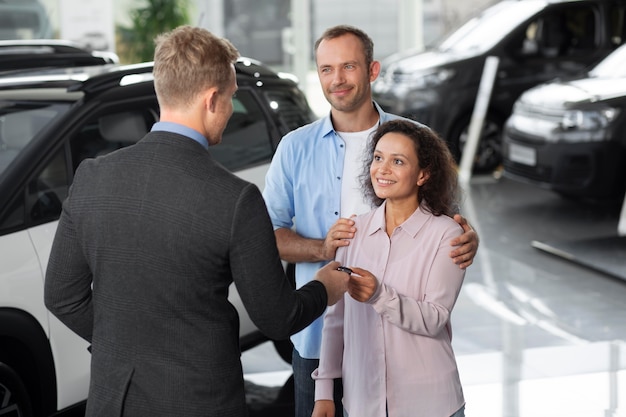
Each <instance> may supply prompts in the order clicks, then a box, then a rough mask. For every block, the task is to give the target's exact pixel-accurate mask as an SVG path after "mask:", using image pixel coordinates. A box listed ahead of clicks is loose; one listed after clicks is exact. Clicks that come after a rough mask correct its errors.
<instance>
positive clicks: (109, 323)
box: [45, 26, 348, 417]
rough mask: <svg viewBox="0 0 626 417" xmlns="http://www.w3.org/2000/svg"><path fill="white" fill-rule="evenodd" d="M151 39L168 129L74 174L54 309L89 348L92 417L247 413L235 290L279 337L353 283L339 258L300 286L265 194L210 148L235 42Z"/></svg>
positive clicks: (55, 250)
mask: <svg viewBox="0 0 626 417" xmlns="http://www.w3.org/2000/svg"><path fill="white" fill-rule="evenodd" d="M156 44H157V46H156V51H155V63H154V80H155V81H154V83H155V89H156V92H157V97H158V100H159V105H160V109H161V121H160V122H158V123H156V124H155V125H154V126H153V128H152V131H151V132H150V133H148V134H147V135H146V137H145V138H143V139H142V140H141V141H140V142H138V143H137V144H136V145H134V146H131V147H128V148H125V149H122V150H119V151H117V152H114V153H111V154H109V155H107V156H103V157H100V158H97V159H88V160H85V161H84V162H83V163H82V164H81V165H80V167H79V168H78V170H77V172H76V176H75V179H74V182H73V185H72V188H71V191H70V194H69V197H68V198H67V200H66V201H65V202H64V205H63V213H62V214H61V218H60V220H59V226H58V230H57V233H56V236H55V239H54V243H53V247H52V252H51V255H50V260H49V263H48V269H47V273H46V283H45V302H46V306H47V307H48V309H50V311H51V312H52V313H53V314H54V315H55V316H57V317H58V318H59V319H60V320H61V321H62V322H63V323H65V324H66V325H67V326H68V327H69V328H70V329H72V330H73V331H75V332H76V333H77V334H79V335H80V336H81V337H83V338H85V339H86V340H87V341H89V342H90V343H91V351H92V363H91V383H90V388H89V397H88V400H87V416H106V417H112V416H150V417H155V416H168V417H171V416H184V417H193V416H237V417H239V416H245V415H247V407H246V403H245V395H244V383H243V372H242V369H241V362H240V351H239V319H238V316H237V312H236V310H235V309H234V307H233V306H232V305H231V304H230V303H229V302H228V299H227V296H228V287H229V285H230V284H231V282H233V281H234V282H235V285H236V286H237V289H238V291H239V294H240V295H241V298H242V300H243V302H244V305H245V307H246V309H247V311H248V313H249V314H250V317H251V318H252V319H253V321H254V322H255V323H256V325H257V326H258V327H259V329H261V330H262V331H263V332H264V333H265V334H266V335H268V336H269V337H271V338H276V339H280V338H286V337H288V335H289V334H292V333H294V332H297V331H299V330H300V329H302V328H304V327H305V326H307V325H308V324H309V323H310V322H312V321H313V320H314V319H315V318H317V317H318V316H319V315H320V314H321V313H322V312H323V311H324V309H325V307H326V306H327V305H331V304H334V303H335V302H336V301H337V300H338V299H339V298H340V297H341V296H342V294H343V293H344V292H345V290H346V287H347V281H348V274H345V273H342V272H339V271H337V270H336V268H337V266H338V264H337V263H336V262H334V263H331V264H329V265H328V266H327V267H324V268H322V269H320V270H319V272H318V274H317V275H316V279H315V280H314V281H312V282H311V283H310V285H306V286H305V287H303V288H301V289H300V290H298V291H294V290H293V289H292V288H291V286H290V284H289V282H288V280H287V279H286V278H285V275H284V271H283V268H282V264H281V262H280V258H279V255H278V250H277V248H276V241H275V238H274V232H273V228H272V225H271V222H270V220H269V217H268V215H267V211H266V208H265V203H264V200H263V198H262V197H261V193H260V192H259V190H258V189H257V188H256V187H255V186H254V185H252V184H250V183H247V182H245V181H243V180H241V179H239V178H238V177H236V176H235V175H233V174H231V173H230V172H228V171H226V170H225V169H223V168H222V167H221V166H219V165H218V164H217V163H216V162H215V161H214V160H213V159H212V158H211V156H210V154H209V153H208V152H207V149H208V147H209V146H210V145H215V144H218V143H219V142H220V141H221V138H222V132H223V130H224V128H225V126H226V124H227V122H228V119H229V117H230V116H231V114H232V110H233V107H232V101H231V99H232V96H233V94H235V91H236V90H237V84H236V76H235V68H234V62H235V60H236V59H237V57H238V53H237V50H236V49H235V48H234V47H233V45H232V44H231V43H230V42H228V41H227V40H225V39H221V38H217V37H215V36H213V35H212V34H211V33H209V32H208V31H206V30H204V29H199V28H192V27H189V26H184V27H180V28H177V29H175V30H173V31H172V32H169V33H166V34H163V35H161V36H159V37H158V38H157V40H156Z"/></svg>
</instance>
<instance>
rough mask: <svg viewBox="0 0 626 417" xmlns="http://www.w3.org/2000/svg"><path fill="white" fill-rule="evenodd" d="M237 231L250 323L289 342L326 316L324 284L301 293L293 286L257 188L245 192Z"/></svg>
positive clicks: (234, 256) (236, 253)
mask: <svg viewBox="0 0 626 417" xmlns="http://www.w3.org/2000/svg"><path fill="white" fill-rule="evenodd" d="M231 230H232V236H231V248H230V263H231V271H232V275H233V280H234V282H235V285H236V287H237V291H238V292H239V295H240V296H241V300H242V301H243V304H244V306H245V307H246V310H247V312H248V314H249V315H250V318H251V319H252V321H253V322H254V324H256V325H257V327H258V328H259V329H260V330H261V331H262V332H263V333H264V334H265V335H266V336H268V337H270V338H272V339H286V338H287V337H288V336H289V335H291V334H294V333H297V332H298V331H300V330H302V329H303V328H305V327H306V326H308V325H309V324H310V323H311V322H312V321H313V320H315V319H316V318H317V317H319V316H320V315H321V314H322V313H323V312H324V310H325V308H326V304H327V302H328V300H327V294H326V289H325V288H324V285H323V284H322V283H321V282H319V281H315V280H313V281H311V282H309V283H308V284H306V285H305V286H303V287H301V288H300V289H299V290H294V289H293V288H292V286H291V284H290V283H289V280H288V279H287V277H286V275H285V271H284V269H283V265H282V263H281V261H280V257H279V255H278V249H277V247H276V238H275V237H274V231H273V228H272V224H271V222H270V218H269V216H268V213H267V209H266V206H265V202H264V201H263V198H262V196H261V193H260V192H259V190H258V188H257V187H256V186H254V185H252V184H250V185H248V186H247V187H245V189H244V190H243V192H242V193H241V195H240V198H239V201H238V202H237V204H236V207H235V213H234V216H233V224H232V229H231Z"/></svg>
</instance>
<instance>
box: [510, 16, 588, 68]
mask: <svg viewBox="0 0 626 417" xmlns="http://www.w3.org/2000/svg"><path fill="white" fill-rule="evenodd" d="M597 44H598V39H597V34H596V13H595V9H594V8H593V7H592V6H590V5H585V4H581V5H568V6H567V7H560V8H554V9H552V10H550V11H548V12H546V13H541V14H539V15H538V17H537V18H536V19H534V20H533V21H531V22H530V23H529V24H528V25H527V26H526V29H525V31H524V32H523V36H522V40H521V42H519V43H518V45H517V46H516V48H517V49H515V50H516V52H514V53H515V54H517V55H520V56H539V57H544V58H559V57H567V56H586V55H587V54H589V53H590V52H592V51H594V50H595V48H596V46H597Z"/></svg>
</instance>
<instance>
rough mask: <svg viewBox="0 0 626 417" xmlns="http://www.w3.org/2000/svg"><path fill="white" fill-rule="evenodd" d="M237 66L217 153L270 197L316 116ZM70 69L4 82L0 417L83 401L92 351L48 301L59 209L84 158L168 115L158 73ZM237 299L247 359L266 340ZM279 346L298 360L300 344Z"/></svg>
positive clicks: (127, 140) (287, 86)
mask: <svg viewBox="0 0 626 417" xmlns="http://www.w3.org/2000/svg"><path fill="white" fill-rule="evenodd" d="M236 68H237V82H238V85H239V90H238V91H237V96H236V98H234V103H233V104H234V114H233V117H232V119H231V120H230V122H229V125H228V127H227V128H226V131H225V133H224V139H223V143H222V144H220V145H218V146H216V147H214V148H211V150H210V151H211V153H213V155H214V157H215V158H216V159H217V160H219V161H220V162H221V163H222V164H223V165H224V166H225V167H226V168H228V169H230V170H232V171H233V172H235V173H236V174H238V175H239V176H241V177H242V178H244V179H246V180H249V181H251V182H253V183H255V184H257V185H258V186H259V187H260V188H261V187H262V186H263V181H264V178H265V172H266V170H267V167H268V164H269V162H270V160H271V158H272V155H273V153H274V150H275V149H276V145H277V144H278V141H279V140H280V138H281V137H282V136H283V135H284V134H285V133H287V132H288V131H290V130H292V129H294V128H296V127H299V126H301V125H303V124H305V123H309V122H310V121H312V120H313V118H314V116H313V113H312V111H311V109H310V108H309V105H308V103H307V101H306V98H305V96H304V94H303V93H302V92H301V91H300V90H299V89H298V87H297V84H296V83H295V82H294V81H293V80H292V79H289V78H285V77H281V76H279V74H276V73H274V72H273V71H271V70H269V69H268V68H266V67H264V66H262V65H261V64H260V63H258V62H255V61H252V60H248V59H242V60H240V62H238V63H237V65H236ZM64 72H65V73H64V74H62V75H58V76H57V75H51V74H47V75H46V76H45V77H41V76H38V77H29V76H26V75H27V74H26V73H22V74H21V76H20V77H19V78H17V77H16V76H15V75H14V76H12V77H11V78H10V79H2V78H0V196H1V197H0V415H18V416H33V415H36V416H47V415H51V414H53V413H55V412H58V411H60V410H67V409H69V408H71V407H74V406H82V404H83V403H84V401H85V399H86V396H87V390H88V385H89V364H90V356H89V353H88V351H87V343H86V342H85V341H84V340H82V339H81V338H79V337H78V336H77V335H75V334H74V333H73V332H71V331H70V330H69V329H68V328H66V327H65V326H64V325H63V324H61V323H60V322H59V321H58V320H57V319H56V318H55V317H54V316H52V315H51V314H50V313H49V312H48V311H47V310H46V308H45V306H44V303H43V280H44V272H45V270H46V265H47V260H48V256H49V253H50V247H51V244H52V240H53V237H54V234H55V230H56V226H57V221H58V218H59V215H60V212H61V203H62V201H63V200H64V198H65V197H66V196H67V192H68V189H69V186H70V184H71V181H72V177H73V173H74V170H75V169H76V167H77V166H78V164H79V163H80V161H81V160H83V159H84V158H91V157H96V156H98V155H102V154H105V153H107V152H110V151H112V150H115V149H118V148H120V147H123V146H127V145H132V144H133V143H134V142H136V141H137V140H139V139H140V138H141V137H143V135H144V134H145V133H146V132H147V130H148V129H149V127H150V126H151V125H152V123H154V122H155V121H156V120H157V119H158V114H159V109H158V105H157V101H156V97H155V93H154V87H153V83H152V66H151V64H144V65H135V66H130V67H117V66H113V67H111V66H106V65H105V66H102V67H91V68H89V70H88V71H87V72H83V71H81V72H76V70H73V71H64ZM95 73H97V74H95ZM68 74H69V75H68ZM94 74H95V75H94ZM107 127H115V129H108V128H107ZM233 288H234V287H233ZM231 301H232V303H233V304H234V305H235V306H236V308H237V310H238V312H239V315H240V321H241V333H240V344H241V348H242V350H245V349H248V348H250V347H253V346H255V345H257V344H259V343H261V342H263V341H265V340H267V339H266V338H265V337H264V336H263V335H262V334H261V333H260V332H259V331H258V329H256V327H255V326H254V324H253V323H252V322H251V321H250V319H249V317H248V315H247V313H246V312H245V309H244V308H243V307H242V305H241V302H240V300H239V299H238V296H237V293H236V291H234V290H233V291H231ZM275 345H276V347H277V348H278V350H279V353H281V356H282V357H283V358H284V359H285V360H289V358H290V355H291V343H290V342H289V341H288V340H284V341H275Z"/></svg>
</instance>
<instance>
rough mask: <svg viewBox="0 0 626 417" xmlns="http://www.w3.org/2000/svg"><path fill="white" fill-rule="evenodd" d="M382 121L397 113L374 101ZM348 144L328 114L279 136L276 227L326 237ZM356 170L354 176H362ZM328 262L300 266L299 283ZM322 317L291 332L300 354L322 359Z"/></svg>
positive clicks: (271, 183)
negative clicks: (386, 110)
mask: <svg viewBox="0 0 626 417" xmlns="http://www.w3.org/2000/svg"><path fill="white" fill-rule="evenodd" d="M374 106H375V107H376V110H377V111H378V114H379V116H380V122H381V123H384V122H386V121H389V120H393V119H397V118H399V116H396V115H392V114H388V113H385V112H383V111H382V109H381V108H380V107H379V106H378V104H376V103H374ZM344 157H345V143H344V141H343V139H341V138H340V137H339V135H338V134H337V133H336V132H335V129H334V128H333V125H332V122H331V118H330V113H329V114H328V115H327V116H325V117H323V118H321V119H319V120H317V121H315V122H313V123H310V124H308V125H306V126H303V127H301V128H299V129H296V130H294V131H292V132H290V133H288V134H287V135H285V137H284V138H283V139H282V140H281V141H280V143H279V145H278V148H277V149H276V153H275V154H274V158H273V159H272V163H271V165H270V168H269V170H268V172H267V175H266V177H265V189H264V190H263V197H264V199H265V204H266V205H267V210H268V212H269V215H270V218H271V220H272V224H273V225H274V230H276V229H279V228H283V227H284V228H288V229H290V228H292V227H293V226H294V224H295V231H296V232H297V233H298V234H299V235H300V236H302V237H305V238H311V239H324V238H325V237H326V233H327V232H328V230H330V228H331V226H332V225H333V224H334V223H335V222H336V221H337V220H338V219H339V217H340V213H341V207H340V206H341V179H342V178H341V176H342V175H343V161H344ZM359 174H360V173H359V172H357V173H355V175H359ZM325 263H326V262H317V263H313V262H303V263H298V264H297V265H296V287H297V288H300V287H302V286H303V285H304V284H306V283H307V282H309V281H310V280H311V279H313V276H314V275H315V273H316V272H317V270H318V269H319V268H321V267H322V266H324V264H325ZM323 321H324V319H323V316H322V317H319V318H318V319H317V320H315V321H314V322H313V323H311V324H310V325H309V326H308V327H307V328H305V329H303V330H302V331H300V332H299V333H297V334H295V335H293V336H292V338H291V340H292V342H293V344H294V347H295V348H296V350H297V351H298V353H299V354H300V356H301V357H303V358H307V359H319V357H320V346H321V340H322V325H323Z"/></svg>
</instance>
